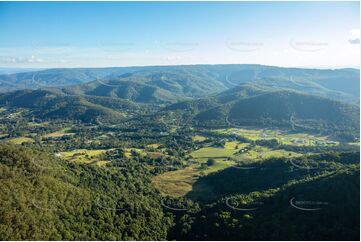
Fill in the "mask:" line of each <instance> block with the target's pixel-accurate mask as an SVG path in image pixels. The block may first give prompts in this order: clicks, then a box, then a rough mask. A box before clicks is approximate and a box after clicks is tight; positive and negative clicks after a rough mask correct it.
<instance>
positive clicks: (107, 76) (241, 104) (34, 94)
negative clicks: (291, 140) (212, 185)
mask: <svg viewBox="0 0 361 242" xmlns="http://www.w3.org/2000/svg"><path fill="white" fill-rule="evenodd" d="M359 85H360V80H359V70H357V69H340V70H315V69H297V68H280V67H271V66H261V65H191V66H153V67H124V68H116V67H114V68H76V69H50V70H42V71H34V72H25V73H16V74H10V75H0V89H1V90H2V91H6V90H13V91H12V92H6V93H3V94H0V105H3V106H7V107H21V108H28V109H30V110H31V112H32V114H33V115H37V116H40V117H43V118H66V119H78V120H83V121H86V122H94V121H96V120H97V119H98V117H102V118H105V119H107V120H113V121H117V120H118V119H123V118H126V117H131V116H132V115H134V114H137V113H138V114H139V113H142V112H143V111H144V110H146V109H147V106H148V107H149V106H156V107H158V109H159V108H162V107H165V108H164V109H163V111H165V112H167V111H174V110H179V111H181V112H186V113H187V115H189V113H191V116H192V119H193V120H194V121H195V122H196V123H198V124H200V125H208V124H211V125H233V126H235V125H261V126H273V125H276V126H286V127H289V128H290V127H291V128H297V129H311V130H352V131H356V130H359V105H358V103H359V96H360V94H359ZM24 88H30V89H26V90H24ZM18 89H23V90H18ZM14 90H16V91H14Z"/></svg>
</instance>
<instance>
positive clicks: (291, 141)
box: [213, 128, 338, 146]
mask: <svg viewBox="0 0 361 242" xmlns="http://www.w3.org/2000/svg"><path fill="white" fill-rule="evenodd" d="M213 132H216V133H220V134H235V135H239V136H242V137H245V138H247V139H249V140H252V141H256V140H270V139H276V140H277V141H278V142H279V143H281V144H285V145H293V146H331V145H337V144H338V142H334V143H333V144H332V143H327V142H329V141H332V140H330V139H329V138H328V137H327V136H320V135H312V134H307V133H292V132H285V131H281V130H268V129H246V128H243V129H240V128H229V129H216V130H213Z"/></svg>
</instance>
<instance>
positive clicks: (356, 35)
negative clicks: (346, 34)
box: [348, 29, 360, 44]
mask: <svg viewBox="0 0 361 242" xmlns="http://www.w3.org/2000/svg"><path fill="white" fill-rule="evenodd" d="M350 33H351V38H350V39H349V40H348V42H349V43H350V44H360V29H351V30H350Z"/></svg>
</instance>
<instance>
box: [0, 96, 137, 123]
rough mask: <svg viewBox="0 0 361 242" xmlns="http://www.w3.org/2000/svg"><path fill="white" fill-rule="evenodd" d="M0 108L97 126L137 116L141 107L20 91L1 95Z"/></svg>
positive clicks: (118, 101) (116, 102) (127, 102)
mask: <svg viewBox="0 0 361 242" xmlns="http://www.w3.org/2000/svg"><path fill="white" fill-rule="evenodd" d="M0 105H3V106H7V107H12V108H26V109H28V110H29V111H30V113H31V114H32V115H35V116H37V117H40V118H45V119H47V118H59V119H75V120H82V121H85V122H94V121H96V120H97V119H98V118H99V117H101V118H104V119H107V120H112V121H115V120H119V119H122V118H124V117H126V116H127V115H131V114H133V113H136V112H137V110H139V109H140V107H139V105H136V104H134V103H131V102H129V101H126V100H121V99H112V98H104V97H91V96H71V95H64V94H61V93H57V92H54V91H47V90H21V91H15V92H10V93H5V94H0Z"/></svg>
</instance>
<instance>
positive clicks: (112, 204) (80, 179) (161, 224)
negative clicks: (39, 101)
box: [0, 142, 170, 240]
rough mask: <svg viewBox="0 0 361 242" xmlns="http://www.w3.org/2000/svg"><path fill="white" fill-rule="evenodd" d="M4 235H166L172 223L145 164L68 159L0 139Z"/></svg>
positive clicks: (140, 237)
mask: <svg viewBox="0 0 361 242" xmlns="http://www.w3.org/2000/svg"><path fill="white" fill-rule="evenodd" d="M0 161H1V162H0V174H1V179H0V180H1V189H0V218H1V220H0V238H1V239H2V240H165V239H166V233H167V228H168V227H169V226H170V219H169V216H167V215H166V214H164V213H163V210H162V207H161V205H160V195H159V193H158V192H156V191H155V189H154V188H152V187H151V186H150V182H148V180H149V174H148V171H147V169H146V168H145V167H144V166H143V165H142V164H140V163H139V162H137V161H134V162H131V163H129V162H126V161H120V160H119V161H118V162H119V165H121V166H122V167H123V168H125V169H127V170H128V171H127V174H126V175H125V174H123V173H122V172H117V171H119V170H117V167H110V166H109V167H108V169H105V168H104V167H103V168H98V167H96V166H89V165H77V164H74V163H72V164H70V163H66V162H64V161H60V160H58V159H56V158H55V157H51V156H50V155H47V154H45V153H42V152H39V151H35V149H30V148H24V147H21V146H16V145H13V144H7V143H4V142H2V143H0Z"/></svg>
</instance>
